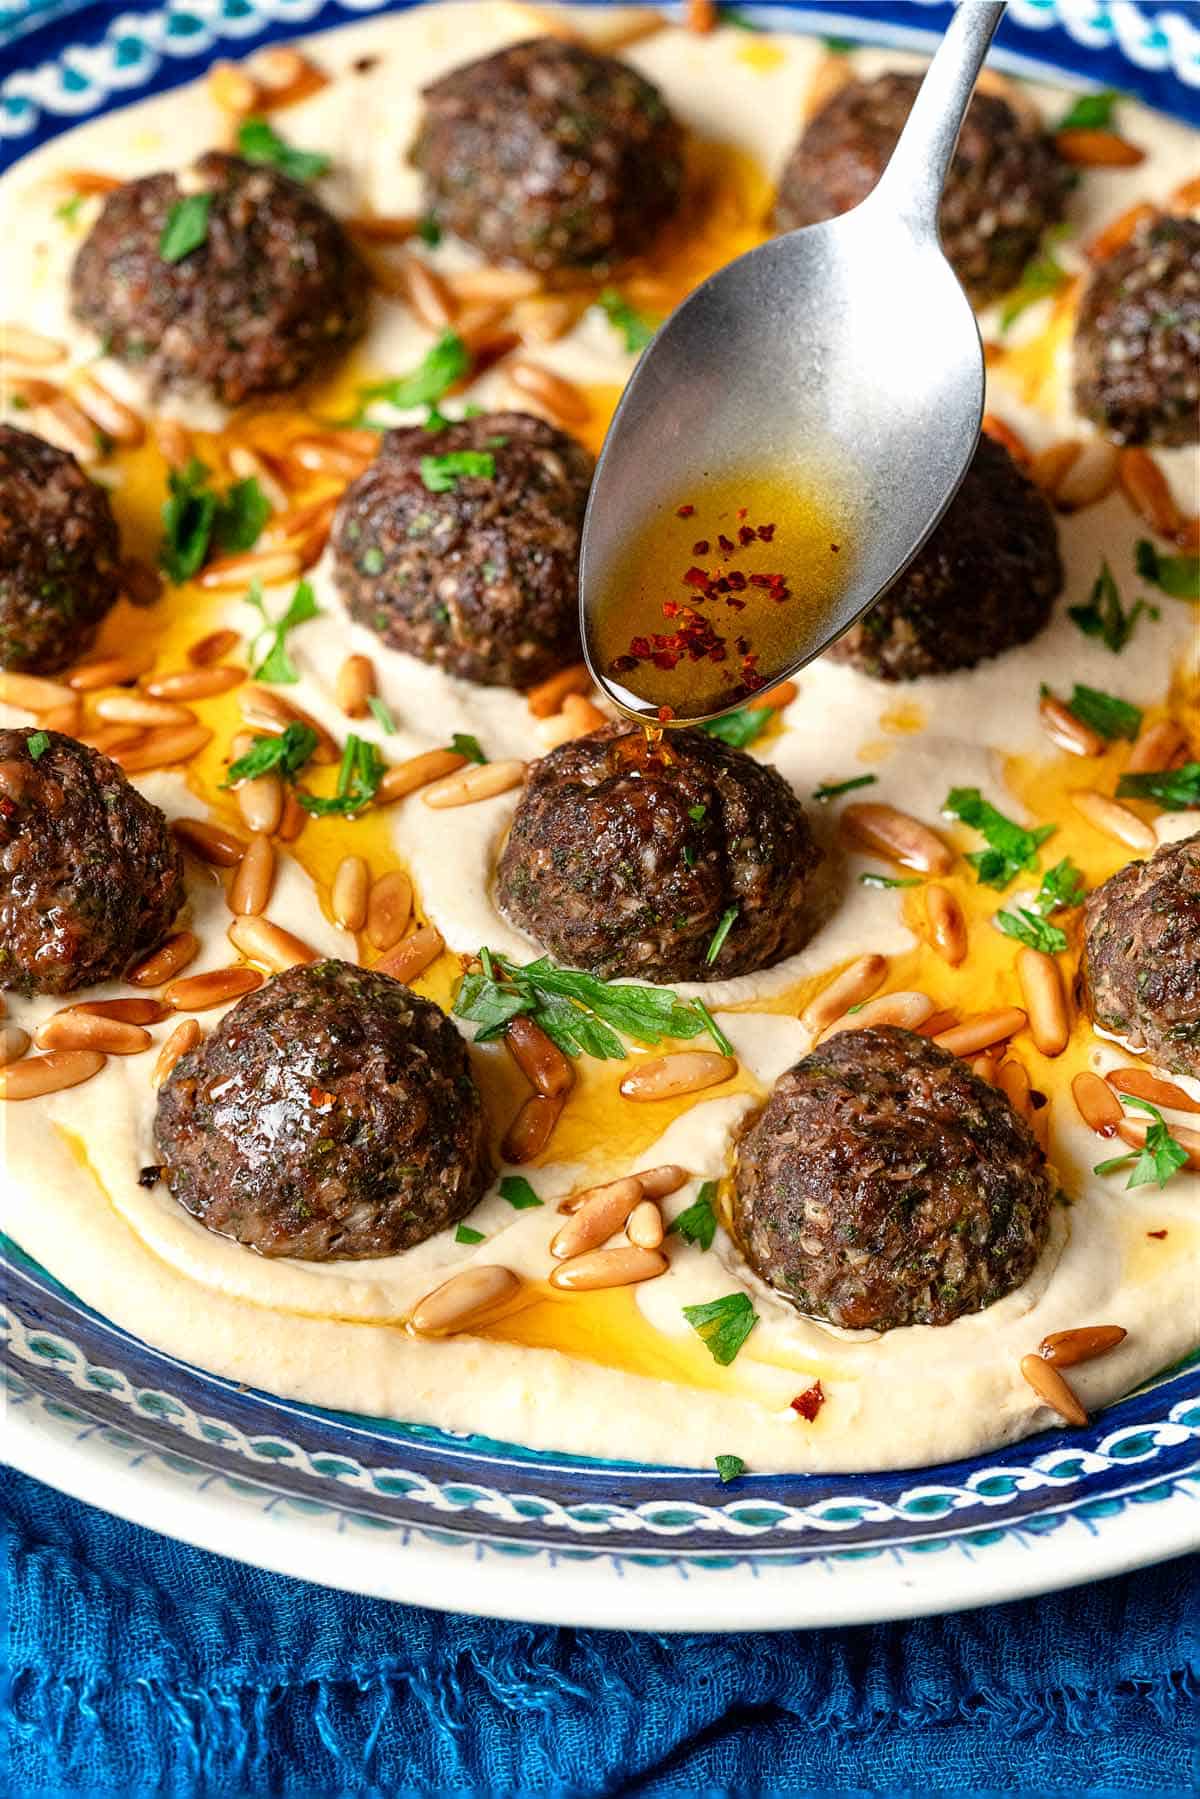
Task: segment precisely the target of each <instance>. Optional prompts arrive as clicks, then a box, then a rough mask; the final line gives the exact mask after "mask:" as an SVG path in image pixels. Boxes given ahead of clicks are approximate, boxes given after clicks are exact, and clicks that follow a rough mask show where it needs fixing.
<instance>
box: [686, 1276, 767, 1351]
mask: <svg viewBox="0 0 1200 1799" xmlns="http://www.w3.org/2000/svg"><path fill="white" fill-rule="evenodd" d="M683 1315H684V1317H685V1318H686V1319H687V1321H688V1323H689V1324H690V1325H691V1327H692V1329H693V1330H694V1331H695V1333H696V1335H697V1336H698V1337H699V1338H700V1339H701V1341H702V1342H703V1344H704V1347H705V1348H706V1349H707V1350H708V1352H709V1354H710V1355H711V1356H712V1359H713V1361H714V1362H720V1364H721V1366H722V1367H723V1368H727V1367H728V1366H729V1364H730V1362H732V1360H733V1358H734V1357H735V1356H736V1355H737V1352H738V1350H739V1349H740V1348H741V1347H742V1344H743V1343H744V1342H745V1341H746V1338H747V1337H748V1336H749V1335H750V1332H751V1331H752V1330H753V1329H754V1327H755V1325H756V1324H757V1323H758V1313H757V1312H756V1311H755V1310H754V1307H753V1306H752V1305H751V1303H750V1301H749V1299H748V1298H747V1296H746V1295H745V1294H744V1293H727V1294H726V1295H725V1297H724V1299H710V1300H709V1301H708V1303H707V1304H706V1305H699V1306H684V1308H683Z"/></svg>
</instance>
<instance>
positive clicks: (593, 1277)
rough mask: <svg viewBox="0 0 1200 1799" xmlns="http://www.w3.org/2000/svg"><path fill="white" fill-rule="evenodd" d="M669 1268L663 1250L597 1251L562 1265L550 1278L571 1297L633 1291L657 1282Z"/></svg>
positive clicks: (623, 1248) (574, 1257)
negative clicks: (604, 1291) (602, 1290)
mask: <svg viewBox="0 0 1200 1799" xmlns="http://www.w3.org/2000/svg"><path fill="white" fill-rule="evenodd" d="M668 1266H669V1264H668V1262H667V1258H666V1256H665V1255H663V1253H662V1251H661V1249H639V1248H637V1246H636V1245H635V1244H632V1243H631V1244H630V1245H629V1247H628V1248H625V1247H624V1245H622V1247H621V1248H620V1249H593V1250H590V1251H588V1253H587V1254H586V1255H582V1256H572V1258H571V1260H570V1261H569V1262H560V1263H559V1265H558V1267H557V1268H556V1269H555V1270H554V1273H553V1274H552V1275H551V1276H550V1285H551V1286H552V1287H564V1288H566V1290H567V1291H568V1292H569V1293H594V1292H596V1291H597V1290H598V1289H600V1288H602V1287H632V1286H635V1285H636V1284H637V1283H638V1282H639V1281H652V1280H655V1279H656V1278H657V1277H658V1276H659V1275H660V1274H665V1273H666V1272H667V1268H668Z"/></svg>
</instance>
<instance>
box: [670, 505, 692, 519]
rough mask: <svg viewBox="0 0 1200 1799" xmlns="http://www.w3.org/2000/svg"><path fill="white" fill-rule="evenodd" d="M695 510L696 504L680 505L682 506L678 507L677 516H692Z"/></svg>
mask: <svg viewBox="0 0 1200 1799" xmlns="http://www.w3.org/2000/svg"><path fill="white" fill-rule="evenodd" d="M695 510H696V508H695V507H694V506H680V508H679V509H678V511H677V512H676V514H675V517H676V518H691V517H692V515H693V514H694V512H695Z"/></svg>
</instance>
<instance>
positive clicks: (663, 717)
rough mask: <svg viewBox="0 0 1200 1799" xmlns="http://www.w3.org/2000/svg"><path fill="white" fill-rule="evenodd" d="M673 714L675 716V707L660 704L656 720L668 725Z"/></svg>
mask: <svg viewBox="0 0 1200 1799" xmlns="http://www.w3.org/2000/svg"><path fill="white" fill-rule="evenodd" d="M674 716H675V708H674V707H673V706H660V707H659V709H658V722H659V724H660V725H669V724H670V722H671V720H672V719H673V718H674Z"/></svg>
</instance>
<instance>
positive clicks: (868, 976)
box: [800, 955, 888, 1036]
mask: <svg viewBox="0 0 1200 1799" xmlns="http://www.w3.org/2000/svg"><path fill="white" fill-rule="evenodd" d="M887 971H888V964H887V957H886V956H876V955H869V956H859V957H857V959H856V960H855V961H853V962H851V963H850V964H849V966H848V967H846V968H843V970H842V972H841V974H839V975H835V976H834V978H833V980H832V981H830V983H829V985H828V986H827V987H823V988H822V989H821V991H820V993H818V994H817V996H816V998H815V999H811V1000H809V1002H808V1004H807V1006H805V1008H804V1010H803V1012H801V1014H800V1023H801V1024H802V1025H803V1026H804V1028H805V1030H807V1031H811V1032H812V1033H813V1035H814V1036H819V1034H820V1033H821V1032H822V1031H824V1030H826V1029H827V1028H828V1027H829V1026H830V1025H831V1024H832V1023H833V1021H834V1019H835V1018H841V1017H843V1016H844V1014H845V1013H846V1012H847V1011H848V1010H849V1009H850V1007H851V1006H857V1005H860V1004H861V1003H862V1002H863V1000H866V999H870V997H871V995H872V994H873V993H875V992H877V991H878V990H879V988H880V987H882V986H883V983H884V981H885V980H886V979H887Z"/></svg>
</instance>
